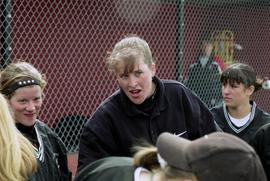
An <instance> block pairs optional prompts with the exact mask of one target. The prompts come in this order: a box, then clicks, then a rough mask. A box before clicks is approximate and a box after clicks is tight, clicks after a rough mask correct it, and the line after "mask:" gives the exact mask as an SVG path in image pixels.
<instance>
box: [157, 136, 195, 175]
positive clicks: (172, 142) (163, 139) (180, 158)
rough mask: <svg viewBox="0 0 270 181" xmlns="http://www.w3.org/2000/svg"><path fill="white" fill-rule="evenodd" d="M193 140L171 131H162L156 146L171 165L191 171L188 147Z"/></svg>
mask: <svg viewBox="0 0 270 181" xmlns="http://www.w3.org/2000/svg"><path fill="white" fill-rule="evenodd" d="M190 144H191V141H189V140H187V139H185V138H181V137H178V136H176V135H173V134H170V133H166V132H165V133H162V134H160V136H159V137H158V140H157V144H156V147H157V149H158V153H159V155H160V156H161V157H162V158H163V159H164V160H165V161H166V162H167V163H168V164H169V165H171V166H174V167H176V168H178V169H181V170H185V171H191V169H190V168H189V166H188V165H189V164H188V161H187V155H186V150H187V149H186V148H187V147H188V146H189V145H190Z"/></svg>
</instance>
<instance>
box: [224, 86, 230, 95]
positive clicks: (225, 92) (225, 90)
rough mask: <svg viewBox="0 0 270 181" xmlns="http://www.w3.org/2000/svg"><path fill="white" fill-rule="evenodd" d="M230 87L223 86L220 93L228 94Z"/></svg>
mask: <svg viewBox="0 0 270 181" xmlns="http://www.w3.org/2000/svg"><path fill="white" fill-rule="evenodd" d="M230 90H231V89H230V87H229V86H228V85H223V86H222V92H223V94H225V95H226V94H229V93H230Z"/></svg>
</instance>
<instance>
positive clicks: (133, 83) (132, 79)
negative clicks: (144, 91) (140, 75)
mask: <svg viewBox="0 0 270 181" xmlns="http://www.w3.org/2000/svg"><path fill="white" fill-rule="evenodd" d="M128 82H129V86H130V87H135V86H136V85H137V78H136V77H135V76H133V75H131V76H130V77H129V81H128Z"/></svg>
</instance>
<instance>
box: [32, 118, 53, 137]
mask: <svg viewBox="0 0 270 181" xmlns="http://www.w3.org/2000/svg"><path fill="white" fill-rule="evenodd" d="M35 126H36V128H37V129H38V131H40V132H42V133H46V134H55V133H54V132H53V131H52V129H51V128H49V127H48V125H47V124H45V123H44V122H42V121H40V120H37V122H36V124H35Z"/></svg>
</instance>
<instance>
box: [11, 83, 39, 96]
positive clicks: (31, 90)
mask: <svg viewBox="0 0 270 181" xmlns="http://www.w3.org/2000/svg"><path fill="white" fill-rule="evenodd" d="M41 94H42V90H41V87H40V86H39V85H29V86H25V87H21V88H18V89H17V90H15V91H14V94H13V96H12V97H32V96H38V95H41Z"/></svg>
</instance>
